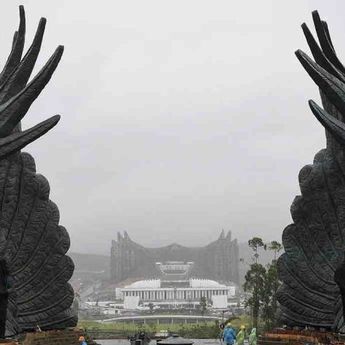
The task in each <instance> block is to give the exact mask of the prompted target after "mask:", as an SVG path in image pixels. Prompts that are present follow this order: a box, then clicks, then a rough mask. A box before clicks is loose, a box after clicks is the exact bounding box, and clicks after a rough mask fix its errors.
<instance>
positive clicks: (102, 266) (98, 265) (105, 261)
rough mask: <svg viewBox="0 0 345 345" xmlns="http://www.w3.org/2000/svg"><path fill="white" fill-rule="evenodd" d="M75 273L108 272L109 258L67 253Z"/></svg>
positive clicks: (97, 255)
mask: <svg viewBox="0 0 345 345" xmlns="http://www.w3.org/2000/svg"><path fill="white" fill-rule="evenodd" d="M68 255H69V256H70V257H71V258H72V260H73V262H74V265H75V271H76V272H102V271H104V272H109V264H110V257H109V256H107V255H99V254H82V253H68Z"/></svg>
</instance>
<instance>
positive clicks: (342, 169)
mask: <svg viewBox="0 0 345 345" xmlns="http://www.w3.org/2000/svg"><path fill="white" fill-rule="evenodd" d="M313 20H314V25H315V28H316V33H317V37H318V41H319V43H318V42H317V41H316V40H315V38H314V37H313V35H312V34H311V32H310V31H309V29H308V27H307V25H306V24H303V25H302V28H303V32H304V35H305V37H306V39H307V42H308V45H309V47H310V49H311V53H312V55H313V57H314V61H313V60H312V59H311V58H310V57H308V56H307V55H306V54H305V53H303V52H302V51H300V50H298V51H297V52H296V56H297V58H298V59H299V61H300V62H301V64H302V65H303V67H304V68H305V70H306V71H307V72H308V74H309V75H310V77H311V78H312V79H313V80H314V82H315V83H316V84H317V85H318V87H319V89H320V94H321V99H322V104H323V108H321V107H319V106H318V105H317V104H316V103H315V102H314V101H309V106H310V108H311V111H312V113H313V114H314V115H315V117H316V118H317V119H318V120H319V121H320V123H321V124H322V125H323V126H324V127H325V129H326V138H327V146H326V149H323V150H321V151H320V152H319V153H317V154H316V156H315V158H314V162H313V164H311V165H307V166H305V167H304V168H303V169H302V170H301V171H300V173H299V184H300V189H301V196H297V197H296V198H295V200H294V201H293V203H292V206H291V215H292V219H293V224H291V225H289V226H287V227H286V228H285V230H284V233H283V245H284V249H285V254H283V255H282V256H281V257H280V258H279V260H278V269H279V275H280V279H281V280H282V282H283V284H282V287H281V288H280V290H279V292H278V300H279V302H280V306H281V321H282V322H283V323H285V324H288V325H291V326H293V325H301V326H305V325H310V326H315V327H326V328H328V329H334V330H337V331H344V329H345V327H344V308H343V305H344V299H343V297H344V296H345V265H344V253H345V155H344V154H345V122H344V121H345V68H344V66H343V65H342V64H341V62H340V61H339V59H338V57H337V55H336V53H335V50H334V47H333V43H332V41H331V38H330V35H329V31H328V26H327V24H326V22H324V21H322V20H321V19H320V17H319V14H318V13H317V12H316V11H315V12H313Z"/></svg>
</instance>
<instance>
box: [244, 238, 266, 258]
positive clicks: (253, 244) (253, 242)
mask: <svg viewBox="0 0 345 345" xmlns="http://www.w3.org/2000/svg"><path fill="white" fill-rule="evenodd" d="M248 245H249V247H250V248H252V250H253V252H254V254H253V257H254V261H255V263H258V259H259V248H265V244H264V242H263V240H262V239H261V238H260V237H253V238H252V239H250V240H249V241H248ZM265 249H266V248H265Z"/></svg>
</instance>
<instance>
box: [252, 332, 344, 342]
mask: <svg viewBox="0 0 345 345" xmlns="http://www.w3.org/2000/svg"><path fill="white" fill-rule="evenodd" d="M257 344H258V345H292V344H294V345H295V344H296V345H297V344H301V345H302V344H309V345H314V344H315V345H323V344H325V345H326V344H327V345H331V344H334V345H335V344H337V345H345V335H343V334H339V333H332V332H327V331H324V332H322V331H320V330H311V329H303V330H294V329H283V328H278V329H274V330H272V331H269V332H266V333H263V334H262V335H261V336H259V338H258V341H257Z"/></svg>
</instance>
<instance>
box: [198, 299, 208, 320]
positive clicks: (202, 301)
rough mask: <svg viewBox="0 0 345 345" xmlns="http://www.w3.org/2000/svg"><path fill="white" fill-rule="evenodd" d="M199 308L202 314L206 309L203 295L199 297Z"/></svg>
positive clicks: (205, 300)
mask: <svg viewBox="0 0 345 345" xmlns="http://www.w3.org/2000/svg"><path fill="white" fill-rule="evenodd" d="M199 305H200V310H201V315H202V316H204V315H205V313H206V311H207V299H206V297H205V296H202V297H201V298H200V304H199Z"/></svg>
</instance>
